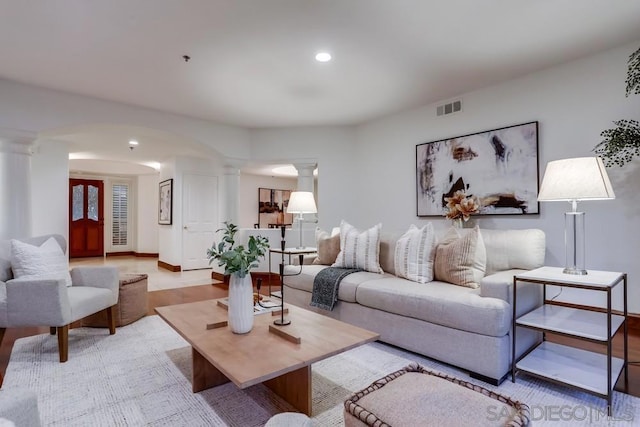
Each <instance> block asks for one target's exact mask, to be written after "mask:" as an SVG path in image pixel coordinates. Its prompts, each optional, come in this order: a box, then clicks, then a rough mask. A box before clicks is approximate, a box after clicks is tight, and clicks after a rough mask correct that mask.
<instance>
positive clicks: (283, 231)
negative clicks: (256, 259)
mask: <svg viewBox="0 0 640 427" xmlns="http://www.w3.org/2000/svg"><path fill="white" fill-rule="evenodd" d="M286 232H287V228H286V226H284V225H283V226H281V227H280V237H281V238H280V249H281V250H280V253H281V255H282V259H281V261H280V265H279V267H280V269H279V273H280V319H276V320H274V321H273V324H274V325H277V326H287V325H290V324H291V321H290V320H289V319H285V317H284V314H285V312H286V310H285V308H284V277H285V276H297V275H298V274H300V273H302V264H303V261H304V253H303V252H301V253H299V254H298V263H299V265H300V271H298V272H297V273H289V274H284V254H285V246H286V239H285V234H286ZM269 269H271V254H269ZM269 280H271V279H269ZM261 284H262V280H258V291H260V285H261ZM269 296H271V285H269ZM258 305H260V306H262V307H263V305H262V304H260V301H258ZM265 308H266V307H265Z"/></svg>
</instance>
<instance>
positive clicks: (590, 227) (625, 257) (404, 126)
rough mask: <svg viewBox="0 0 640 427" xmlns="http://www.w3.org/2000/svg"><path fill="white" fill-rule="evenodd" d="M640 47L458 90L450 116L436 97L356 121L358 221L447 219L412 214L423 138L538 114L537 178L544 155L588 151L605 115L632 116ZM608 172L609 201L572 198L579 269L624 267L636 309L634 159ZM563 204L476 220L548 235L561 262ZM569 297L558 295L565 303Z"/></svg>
mask: <svg viewBox="0 0 640 427" xmlns="http://www.w3.org/2000/svg"><path fill="white" fill-rule="evenodd" d="M639 45H640V42H637V43H632V44H628V45H626V46H623V47H620V48H617V49H613V50H609V51H606V52H604V53H601V54H599V55H595V56H591V57H588V58H584V59H582V60H579V61H575V62H571V63H567V64H565V65H562V66H559V67H555V68H552V69H548V70H545V71H541V72H538V73H535V74H531V75H528V76H526V77H523V78H519V79H516V80H513V81H510V82H506V83H503V84H500V85H497V86H493V87H489V88H486V89H483V90H479V91H475V92H472V93H466V94H462V98H463V102H464V106H463V110H464V111H463V112H461V113H458V114H453V115H451V116H444V117H436V115H435V112H436V109H435V104H434V105H428V106H425V107H422V108H418V109H414V110H411V111H406V112H403V113H401V114H397V115H394V116H391V117H387V118H385V119H382V120H377V121H373V122H371V123H368V124H365V125H362V126H360V127H358V129H357V140H356V151H355V159H356V160H355V164H354V166H353V167H352V168H351V169H352V170H353V171H356V170H357V171H358V172H357V173H353V174H352V175H351V178H352V179H354V180H356V182H355V185H353V187H354V188H355V189H357V190H358V191H354V192H353V197H354V198H355V202H356V204H357V206H358V209H357V212H358V215H357V223H358V225H359V226H362V227H365V226H369V225H371V224H374V223H376V222H380V221H381V222H382V223H383V228H384V229H386V230H396V231H402V230H404V229H406V228H407V226H408V225H409V224H411V223H415V224H424V223H426V222H427V221H432V222H433V223H434V225H435V226H436V227H437V228H444V227H446V226H448V224H449V223H448V221H446V220H445V219H443V218H439V217H437V218H417V217H416V193H415V192H416V177H415V147H416V145H417V144H420V143H423V142H429V141H435V140H439V139H444V138H449V137H455V136H459V135H465V134H468V133H473V132H479V131H484V130H490V129H494V128H498V127H503V126H509V125H513V124H519V123H524V122H530V121H534V120H537V121H539V174H540V179H542V176H543V173H544V168H545V165H546V163H547V162H548V161H550V160H555V159H561V158H567V157H580V156H593V155H594V153H593V152H592V149H593V147H594V146H595V145H596V144H597V143H598V142H600V140H601V138H600V136H599V135H600V132H601V131H602V130H604V129H607V128H609V127H611V126H612V123H611V122H612V121H613V120H617V119H622V118H634V119H636V120H638V119H639V118H640V96H638V95H635V96H633V95H632V96H630V97H629V98H625V96H624V89H625V85H624V80H625V76H626V66H627V58H628V56H629V55H630V54H631V53H632V52H634V51H635V50H636V49H637V48H638V46H639ZM608 172H609V176H610V178H611V181H612V185H613V188H614V191H615V192H616V196H617V198H616V200H614V201H602V202H586V203H581V204H580V206H581V208H582V209H583V210H584V211H586V212H587V216H586V218H587V226H586V228H587V230H586V232H587V268H588V269H599V270H610V271H622V272H627V273H628V274H629V291H630V292H629V298H628V301H629V304H630V308H631V310H632V311H633V312H635V313H639V312H640V263H638V262H637V258H638V254H640V239H639V237H640V193H638V191H637V184H638V183H639V182H640V159H636V160H635V161H634V162H633V164H630V165H628V166H626V167H625V168H623V169H621V168H618V167H614V168H611V169H609V170H608ZM568 208H569V206H568V204H565V203H541V205H540V211H541V213H540V215H526V216H490V217H482V218H481V219H480V220H479V224H480V226H481V227H485V228H519V229H521V228H541V229H542V230H544V231H545V233H546V235H547V248H548V249H547V256H546V263H547V264H548V265H555V266H562V265H564V237H563V230H564V228H563V227H564V220H563V212H565V211H566V210H568ZM572 295H573V294H572V293H570V292H564V293H563V296H566V297H567V298H568V299H569V300H571V298H572ZM592 295H593V293H592ZM580 298H584V297H583V296H581V297H580ZM585 301H586V300H585ZM589 301H595V300H592V299H590V300H589ZM598 301H599V302H602V299H600V300H598Z"/></svg>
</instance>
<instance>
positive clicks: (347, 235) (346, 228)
mask: <svg viewBox="0 0 640 427" xmlns="http://www.w3.org/2000/svg"><path fill="white" fill-rule="evenodd" d="M381 227H382V225H381V224H377V225H374V226H373V227H371V228H369V229H367V230H365V231H360V230H358V229H357V228H355V227H354V226H352V225H351V224H349V223H347V222H346V221H342V223H341V224H340V253H339V254H338V257H337V258H336V262H335V263H333V265H332V266H333V267H344V268H361V269H363V270H365V271H370V272H372V273H382V269H381V268H380V261H379V256H380V228H381Z"/></svg>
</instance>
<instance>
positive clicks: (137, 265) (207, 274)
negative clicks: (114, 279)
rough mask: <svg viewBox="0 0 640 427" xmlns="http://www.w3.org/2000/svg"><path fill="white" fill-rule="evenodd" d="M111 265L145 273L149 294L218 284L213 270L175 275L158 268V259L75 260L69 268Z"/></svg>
mask: <svg viewBox="0 0 640 427" xmlns="http://www.w3.org/2000/svg"><path fill="white" fill-rule="evenodd" d="M87 265H89V266H95V265H111V266H114V267H118V270H120V272H121V273H144V274H147V275H148V276H149V278H148V280H147V282H148V289H149V292H152V291H161V290H165V289H175V288H183V287H187V286H195V285H205V284H206V285H211V284H213V283H217V282H216V281H215V280H212V279H211V269H210V268H205V269H202V270H190V271H179V272H177V273H174V272H172V271H169V270H166V269H164V268H160V267H158V258H144V257H134V256H110V257H96V258H74V259H71V260H70V261H69V267H70V268H74V267H77V266H87Z"/></svg>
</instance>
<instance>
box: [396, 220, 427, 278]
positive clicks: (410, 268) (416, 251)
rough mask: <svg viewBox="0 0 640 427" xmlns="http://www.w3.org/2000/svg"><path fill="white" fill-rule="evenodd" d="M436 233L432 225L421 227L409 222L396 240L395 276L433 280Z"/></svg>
mask: <svg viewBox="0 0 640 427" xmlns="http://www.w3.org/2000/svg"><path fill="white" fill-rule="evenodd" d="M435 248H436V235H435V232H434V231H433V225H431V223H430V222H429V223H427V225H425V226H424V227H422V228H418V227H416V226H415V225H413V224H411V227H409V230H408V231H407V232H406V233H404V234H403V235H402V236H401V237H400V238H399V239H398V241H397V242H396V248H395V251H394V265H395V270H396V276H398V277H404V278H405V279H409V280H411V281H413V282H418V283H428V282H430V281H432V280H433V259H434V258H435Z"/></svg>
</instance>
